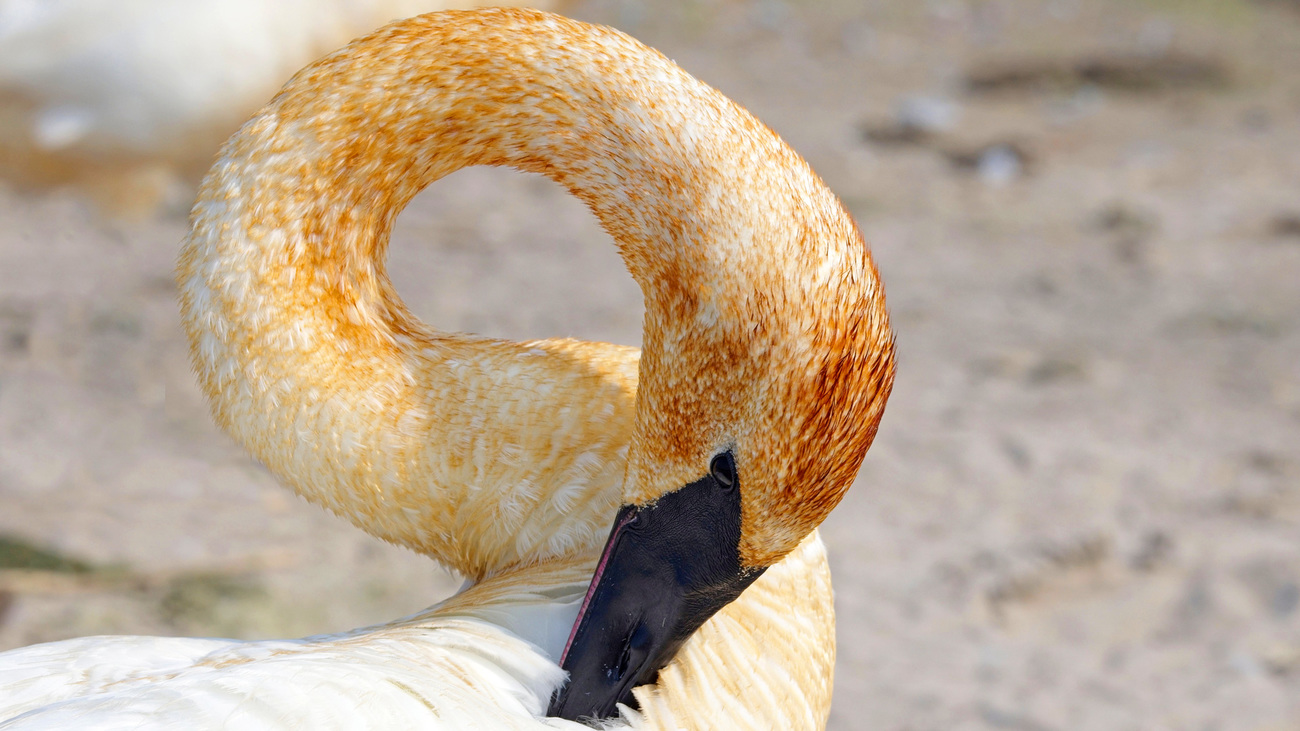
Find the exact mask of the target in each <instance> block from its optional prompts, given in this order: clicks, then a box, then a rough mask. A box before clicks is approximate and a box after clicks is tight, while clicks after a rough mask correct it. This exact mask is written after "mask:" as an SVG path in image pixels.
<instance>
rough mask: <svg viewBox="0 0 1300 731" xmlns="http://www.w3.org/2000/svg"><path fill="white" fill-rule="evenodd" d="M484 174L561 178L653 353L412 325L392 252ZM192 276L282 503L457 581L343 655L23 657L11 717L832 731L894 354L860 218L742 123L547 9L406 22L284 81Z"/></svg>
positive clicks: (200, 308) (129, 652)
mask: <svg viewBox="0 0 1300 731" xmlns="http://www.w3.org/2000/svg"><path fill="white" fill-rule="evenodd" d="M468 165H502V166H509V167H514V168H517V169H520V170H524V171H528V172H538V173H541V174H544V175H546V176H548V177H549V178H551V179H552V180H555V181H556V182H558V183H560V184H561V185H563V186H565V187H566V188H567V189H568V190H569V191H570V192H571V193H572V194H573V195H575V196H577V197H578V198H580V199H581V200H583V201H584V202H585V203H586V204H587V205H588V206H589V207H590V208H591V210H592V211H593V212H594V213H595V215H596V216H597V217H598V218H599V220H600V222H601V223H602V225H603V226H604V228H605V229H606V231H608V232H609V233H610V235H611V237H612V238H613V239H614V240H615V242H616V243H617V245H618V246H619V250H620V253H621V254H622V256H623V258H624V261H625V263H626V264H627V266H628V269H629V271H630V272H631V273H632V275H633V278H634V279H635V280H636V281H637V282H638V284H639V285H640V287H641V289H642V292H643V295H644V297H645V303H646V315H645V321H644V330H643V342H644V349H643V350H642V351H641V352H639V353H638V351H637V350H636V349H633V348H627V347H621V346H615V345H608V344H602V343H588V342H581V341H575V340H569V339H550V340H535V341H530V342H522V343H517V342H510V341H503V340H497V339H492V338H486V337H481V336H476V335H470V334H461V333H448V332H442V331H437V330H433V329H431V328H429V327H427V326H425V325H424V324H423V323H420V322H419V321H418V320H416V319H415V318H414V317H413V316H411V315H410V314H409V313H408V312H407V310H406V309H405V307H404V306H403V304H402V302H401V300H400V299H399V298H398V296H397V294H396V292H395V291H394V290H393V288H392V286H391V284H390V283H389V281H388V278H387V276H386V274H385V272H384V267H383V262H384V253H385V246H386V243H387V236H388V232H389V231H390V229H391V226H392V224H393V221H394V219H395V217H396V215H397V213H398V212H399V211H400V210H401V209H402V207H403V206H404V205H405V204H406V203H407V202H408V201H409V200H410V199H411V197H413V196H414V195H415V194H416V193H417V192H418V191H419V190H421V189H422V188H424V187H425V186H427V185H428V184H429V183H431V182H432V181H434V180H436V179H438V178H440V177H442V176H444V175H447V174H449V173H451V172H453V171H455V170H457V169H459V168H461V167H465V166H468ZM177 280H178V282H179V286H180V292H181V311H182V320H183V323H184V325H185V328H186V330H187V332H188V334H189V336H190V342H191V355H192V358H193V361H194V367H195V371H196V373H197V377H198V380H199V383H200V385H201V387H202V389H203V391H204V393H205V394H206V395H207V397H208V399H209V403H210V405H211V408H212V412H213V415H214V418H215V419H216V421H217V422H218V423H219V424H220V425H221V426H222V427H223V428H224V429H226V430H227V431H228V432H229V433H230V434H231V435H233V436H234V437H235V438H236V439H237V440H238V441H239V442H241V443H242V444H243V445H244V446H245V447H246V448H247V449H248V450H249V451H250V452H251V453H252V454H253V455H254V456H256V457H257V458H258V459H259V460H261V461H262V462H263V463H265V464H266V465H267V466H268V468H270V469H271V470H272V471H273V472H274V473H276V475H277V476H278V477H279V478H280V479H281V480H283V481H284V482H285V483H286V484H288V485H289V486H291V487H292V488H293V489H294V490H295V491H297V492H298V493H299V494H300V495H302V496H304V497H306V498H308V499H309V500H311V501H313V502H316V503H318V504H320V505H322V506H324V507H326V508H328V509H329V510H331V511H333V512H335V513H337V514H339V515H340V516H343V517H345V518H346V519H348V520H350V521H351V522H353V523H354V524H356V525H357V526H358V527H360V528H362V529H363V530H366V531H367V532H369V533H371V534H372V535H375V536H377V537H379V538H382V539H384V540H387V541H390V542H393V543H396V544H400V545H404V546H408V547H410V548H412V549H415V550H418V551H420V552H422V553H425V554H427V555H429V556H431V557H433V558H435V559H437V560H439V561H441V562H443V563H444V564H446V565H447V566H449V567H451V568H453V569H455V570H456V571H459V572H460V573H462V574H464V575H465V576H466V577H467V580H468V584H469V588H468V589H466V590H465V591H464V592H462V593H461V594H459V595H457V596H456V597H453V598H452V599H451V600H449V601H448V602H445V603H443V604H441V605H438V606H436V607H433V608H431V609H430V610H428V611H427V612H424V613H422V614H420V615H416V616H415V617H411V618H406V619H403V620H398V621H396V622H393V623H390V624H387V625H383V626H380V627H375V628H368V629H364V630H358V631H356V632H354V633H347V634H345V635H341V636H330V637H323V638H307V639H305V640H299V641H291V642H271V643H233V642H231V641H227V640H175V639H170V638H162V639H159V638H88V639H83V640H69V641H66V642H64V643H51V644H49V645H38V646H34V647H33V648H27V649H26V650H16V651H12V652H10V653H6V654H4V655H0V687H2V688H21V689H25V690H22V691H21V692H19V693H16V694H15V696H16V697H17V696H21V697H20V698H19V700H18V702H17V703H16V705H14V706H13V707H12V709H11V710H12V711H16V712H17V713H20V714H23V715H19V716H17V717H16V718H15V719H14V720H12V721H10V723H18V722H19V721H23V722H31V724H32V725H33V727H42V724H43V723H44V724H45V725H46V726H47V727H48V726H58V725H59V724H60V723H64V722H68V721H70V720H73V719H75V720H76V721H77V723H78V724H80V725H85V724H86V719H90V718H98V716H96V715H95V714H100V713H117V714H125V715H124V716H123V717H132V718H159V717H160V716H159V715H149V714H174V715H173V716H168V719H169V720H176V721H177V722H180V720H181V719H190V720H193V719H199V720H200V722H201V721H202V720H204V719H209V720H210V719H213V718H235V717H236V715H232V714H241V713H247V714H252V715H248V716H244V715H238V718H240V719H241V720H242V719H244V718H249V719H258V720H261V721H263V722H264V723H266V724H268V725H269V724H271V723H273V722H276V721H277V720H278V721H279V722H282V723H291V722H292V721H293V720H294V719H296V718H298V717H297V716H295V715H294V714H295V713H298V712H299V711H301V712H303V713H307V712H310V711H307V710H302V707H303V706H310V705H312V704H315V703H316V702H317V701H316V700H315V698H316V696H317V695H318V694H319V695H327V696H330V698H329V700H328V702H327V703H325V702H323V705H322V708H323V707H325V706H328V708H329V709H330V711H329V714H330V715H329V718H336V716H334V715H332V714H335V713H345V712H347V710H348V709H352V710H353V711H355V712H356V713H358V714H360V717H359V720H364V719H366V718H369V716H367V715H365V714H366V712H367V711H370V710H371V709H373V708H374V704H373V703H370V702H363V701H360V700H357V701H350V700H348V699H349V698H350V697H351V696H352V695H353V694H361V695H364V694H365V693H366V692H367V691H368V690H369V689H370V688H371V687H379V688H380V690H379V691H376V692H377V693H379V694H380V696H382V699H380V700H376V701H374V703H378V704H380V705H383V706H384V708H386V709H388V708H390V705H391V708H398V707H401V708H402V709H408V710H410V712H412V713H416V714H422V715H421V716H420V718H421V722H422V723H425V724H426V725H429V726H431V727H435V728H437V727H440V726H438V725H437V724H438V723H443V724H444V726H442V727H447V728H462V727H474V726H473V723H480V724H482V727H491V728H499V727H500V728H516V727H517V728H545V727H561V728H563V727H565V726H564V724H565V723H567V722H568V721H572V720H577V719H611V718H612V719H613V720H608V721H607V723H611V724H614V726H613V727H624V728H627V727H631V728H707V727H711V726H717V725H719V721H718V719H719V718H725V719H726V725H727V726H728V727H735V728H819V727H821V726H822V725H824V723H825V720H826V713H827V710H828V706H829V700H830V677H831V672H832V668H833V662H834V637H833V610H832V607H831V604H830V595H831V594H830V583H829V573H828V572H827V570H826V560H825V552H824V548H823V547H822V545H821V543H820V540H819V539H818V537H817V535H816V530H815V529H816V527H817V525H818V524H819V523H820V522H821V521H822V519H824V518H825V517H826V515H827V514H828V513H829V512H830V510H831V509H832V508H833V507H834V506H835V505H836V503H838V501H839V499H840V498H841V497H842V496H843V494H844V492H845V490H847V488H848V487H849V485H850V484H851V482H852V481H853V478H854V476H855V474H856V472H857V469H858V467H859V465H860V463H861V461H862V458H863V456H864V455H865V453H866V450H867V449H868V447H869V446H870V444H871V441H872V439H873V438H874V436H875V433H876V429H877V427H878V424H879V421H880V418H881V416H882V414H883V409H884V406H885V402H886V400H887V398H888V395H889V391H890V388H891V386H892V381H893V373H894V351H893V335H892V331H891V330H890V326H889V319H888V315H887V313H886V310H885V303H884V293H883V289H882V285H881V282H880V278H879V275H878V273H877V271H876V268H875V265H874V263H873V262H872V259H871V256H870V253H869V251H868V249H867V247H866V245H865V244H864V242H863V240H862V237H861V234H860V233H859V231H858V230H857V227H856V225H855V224H854V223H853V221H852V219H851V218H850V217H849V216H848V214H847V213H846V212H845V211H844V209H843V207H842V206H841V205H840V203H839V201H838V200H837V199H836V198H835V196H834V195H833V194H832V193H831V192H830V191H829V189H827V188H826V186H825V185H824V184H823V183H822V182H821V181H820V179H818V178H817V177H816V175H815V174H814V173H813V172H812V171H811V169H810V168H809V167H808V166H807V164H806V163H805V162H804V161H803V160H802V159H801V158H800V157H799V156H798V155H797V154H795V153H794V152H793V151H792V150H790V148H789V147H787V146H786V145H785V144H784V143H783V142H782V141H781V140H780V139H779V138H778V137H777V136H776V135H775V134H774V133H773V132H772V131H771V130H769V129H768V128H767V127H765V126H763V125H762V124H761V123H760V122H758V121H757V120H756V119H754V118H753V117H752V116H751V115H749V114H748V113H747V112H745V111H744V110H743V109H741V108H740V107H739V106H737V105H736V104H734V103H733V102H731V101H730V100H728V99H726V98H725V97H723V96H722V95H721V94H719V93H718V92H717V91H715V90H713V89H711V88H710V87H708V86H706V85H704V84H703V83H701V82H699V81H697V80H695V79H694V78H692V77H691V76H689V75H687V74H686V73H685V72H684V71H682V70H681V69H679V68H678V67H677V66H675V65H674V64H672V63H671V62H670V61H668V60H667V59H665V58H664V57H663V56H661V55H659V54H658V53H657V52H655V51H653V50H651V49H649V48H646V47H645V46H643V45H641V44H639V43H638V42H636V41H635V40H633V39H631V38H629V37H627V36H625V35H623V34H621V33H619V32H617V31H614V30H612V29H608V28H603V27H598V26H591V25H586V24H583V23H578V22H575V21H572V20H568V19H564V18H561V17H559V16H555V15H550V14H546V13H541V12H537V11H525V10H511V9H492V10H483V11H475V12H448V13H439V14H432V15H426V16H420V17H418V18H413V19H408V20H406V21H402V22H399V23H395V24H393V25H390V26H387V27H385V28H383V29H381V30H379V31H377V32H375V33H373V34H371V35H369V36H366V37H365V38H362V39H359V40H357V41H354V42H353V43H352V44H350V45H348V46H347V47H345V48H343V49H342V50H340V51H338V52H335V53H333V54H330V55H328V56H326V57H324V58H323V59H321V60H319V61H317V62H316V63H314V64H312V65H311V66H309V67H307V68H306V69H304V70H303V71H301V72H299V73H298V74H297V75H296V76H295V77H294V78H293V79H292V80H291V81H290V82H289V83H288V84H287V85H286V86H285V87H284V89H283V90H282V91H281V92H280V93H279V94H278V95H277V96H276V97H275V98H274V99H273V100H272V101H271V102H270V104H268V105H267V106H266V107H265V108H264V109H263V110H262V111H260V112H259V113H257V114H256V115H255V116H254V117H253V118H252V119H250V120H249V121H248V122H247V123H246V124H245V125H244V126H243V127H242V128H241V130H240V131H239V132H238V133H237V134H236V135H235V136H234V137H232V138H231V140H230V141H229V142H227V144H226V146H225V147H224V148H223V150H222V153H221V156H220V158H219V159H218V161H217V163H216V164H215V165H214V166H213V168H212V170H211V171H210V173H209V174H208V177H207V178H206V179H205V181H204V183H203V185H202V187H201V189H200V194H199V198H198V201H197V202H196V203H195V206H194V209H193V212H192V214H191V230H190V233H189V235H188V237H187V238H186V240H185V242H184V244H183V249H182V253H181V257H180V263H179V266H178V270H177ZM23 653H27V654H26V655H24V654H23ZM119 656H120V657H122V658H125V659H124V660H123V661H122V662H121V663H118V664H114V661H115V660H116V659H117V658H118V657H119ZM53 657H58V658H62V659H64V660H65V661H66V660H67V659H68V658H82V657H84V658H85V661H84V662H78V663H75V664H74V667H72V668H71V669H69V668H68V667H67V666H66V662H65V663H64V664H62V665H61V664H59V663H58V662H55V661H52V660H51V658H53ZM102 660H108V662H106V663H104V662H101V661H102ZM87 666H90V667H93V670H90V669H87ZM566 673H567V678H566ZM377 697H378V696H377ZM390 697H391V698H394V699H396V700H393V701H392V702H391V704H390V703H389V701H388V700H384V699H388V698H390ZM399 701H400V702H399ZM223 704H224V705H223ZM0 708H3V707H2V706H0ZM212 708H215V710H211V709H212ZM637 709H639V710H637ZM462 711H463V713H464V714H468V715H458V714H460V713H461V712H462ZM385 712H387V711H385ZM396 712H397V711H393V713H396ZM132 713H135V714H144V715H136V716H130V715H129V714H132ZM205 713H206V714H207V715H204V714H205ZM375 713H376V714H377V715H375V716H374V718H376V719H387V718H390V717H389V716H384V715H382V713H381V712H380V711H378V710H376V711H375ZM543 713H546V714H547V715H549V716H551V717H550V718H544V719H543V718H542V717H541V716H542V714H543ZM50 714H53V715H50ZM59 714H63V715H59ZM70 714H80V715H70ZM186 714H189V715H186ZM223 714H224V715H223ZM724 714H725V715H724ZM10 715H13V713H11V714H10ZM615 716H617V717H616V718H615ZM2 717H4V716H3V715H0V718H2ZM43 718H53V719H55V721H53V722H49V723H46V722H45V721H43V720H42V719H43ZM286 719H289V720H286ZM448 719H451V720H448ZM375 724H376V725H380V726H383V725H390V722H389V721H375ZM392 724H397V722H396V721H394V722H392ZM510 724H514V725H510ZM345 725H346V724H345ZM14 727H15V728H18V727H21V726H20V725H15V726H14Z"/></svg>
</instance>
